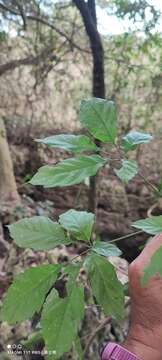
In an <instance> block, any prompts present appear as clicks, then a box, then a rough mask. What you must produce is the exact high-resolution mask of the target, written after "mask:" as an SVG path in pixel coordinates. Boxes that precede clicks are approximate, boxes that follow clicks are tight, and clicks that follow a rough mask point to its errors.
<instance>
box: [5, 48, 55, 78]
mask: <svg viewBox="0 0 162 360" xmlns="http://www.w3.org/2000/svg"><path fill="white" fill-rule="evenodd" d="M51 56H52V57H51ZM49 59H50V60H51V61H53V60H56V61H57V60H58V59H57V57H56V56H55V55H54V54H53V48H52V49H49V48H45V49H43V51H42V52H41V53H40V54H39V55H37V56H28V57H26V58H23V59H17V60H11V61H8V62H7V63H5V64H1V65H0V76H2V75H3V74H4V73H6V72H7V71H11V70H14V69H16V68H17V67H19V66H21V65H38V64H40V63H41V62H42V61H47V60H49Z"/></svg>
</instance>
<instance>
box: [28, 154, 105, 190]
mask: <svg viewBox="0 0 162 360" xmlns="http://www.w3.org/2000/svg"><path fill="white" fill-rule="evenodd" d="M106 162H107V159H106V160H105V159H104V158H102V157H101V156H99V155H91V156H80V157H76V158H70V159H66V160H64V161H62V162H60V163H59V164H57V165H55V166H49V165H46V166H42V167H41V168H40V169H39V170H38V172H37V173H36V174H35V175H34V176H33V178H32V179H31V180H30V184H32V185H43V186H44V187H49V188H50V187H56V186H59V187H61V186H69V185H74V184H79V183H81V182H82V181H83V180H84V179H86V178H87V177H89V176H93V175H95V174H96V173H97V171H98V170H99V169H100V168H101V167H102V166H104V165H105V163H106Z"/></svg>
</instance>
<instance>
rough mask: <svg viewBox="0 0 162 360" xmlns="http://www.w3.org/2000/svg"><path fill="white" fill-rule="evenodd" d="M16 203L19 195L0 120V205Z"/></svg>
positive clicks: (4, 131)
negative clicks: (5, 202)
mask: <svg viewBox="0 0 162 360" xmlns="http://www.w3.org/2000/svg"><path fill="white" fill-rule="evenodd" d="M4 201H10V202H14V203H15V202H17V201H19V195H18V192H17V187H16V181H15V177H14V172H13V165H12V160H11V156H10V151H9V146H8V142H7V137H6V130H5V126H4V122H3V120H2V119H0V203H1V204H2V203H3V202H4Z"/></svg>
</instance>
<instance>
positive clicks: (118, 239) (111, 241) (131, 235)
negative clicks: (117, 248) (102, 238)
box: [109, 230, 143, 243]
mask: <svg viewBox="0 0 162 360" xmlns="http://www.w3.org/2000/svg"><path fill="white" fill-rule="evenodd" d="M142 233H143V230H140V231H136V232H134V233H131V234H128V235H124V236H121V237H119V238H117V239H113V240H110V241H109V243H114V242H117V241H120V240H124V239H128V238H129V237H133V236H136V235H138V234H142Z"/></svg>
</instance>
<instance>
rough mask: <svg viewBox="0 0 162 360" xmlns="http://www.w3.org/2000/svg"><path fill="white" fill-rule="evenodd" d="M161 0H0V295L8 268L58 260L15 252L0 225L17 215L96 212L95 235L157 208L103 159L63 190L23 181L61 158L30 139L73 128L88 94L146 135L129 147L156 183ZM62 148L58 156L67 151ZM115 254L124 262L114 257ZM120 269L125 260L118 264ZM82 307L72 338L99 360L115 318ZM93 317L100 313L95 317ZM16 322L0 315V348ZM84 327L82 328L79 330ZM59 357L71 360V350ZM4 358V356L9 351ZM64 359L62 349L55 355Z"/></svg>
mask: <svg viewBox="0 0 162 360" xmlns="http://www.w3.org/2000/svg"><path fill="white" fill-rule="evenodd" d="M161 11H162V6H161V5H160V2H158V0H157V1H155V0H154V1H151V0H147V1H146V0H110V1H109V0H96V1H95V0H87V1H86V0H73V1H69V0H64V1H59V0H58V1H54V0H28V1H25V0H4V1H3V0H0V50H1V51H0V98H1V101H0V204H1V210H0V252H1V253H0V296H1V297H3V295H4V294H5V291H6V289H7V288H8V286H9V284H10V283H11V281H12V279H13V276H14V275H15V274H17V272H19V271H20V270H22V269H24V268H26V267H28V266H29V265H33V264H39V263H42V262H47V261H49V257H50V261H51V262H57V261H62V259H64V260H65V259H68V258H69V257H70V256H73V255H74V254H76V253H78V252H79V251H81V250H82V249H77V248H74V249H72V250H71V252H70V253H69V252H68V251H67V249H65V248H61V249H57V250H54V251H53V252H51V254H50V256H49V254H48V255H47V254H46V253H37V254H35V253H34V252H32V251H31V250H30V251H23V252H22V251H20V250H18V249H17V248H16V247H15V245H14V244H13V243H12V242H11V239H10V238H9V235H8V231H7V228H6V225H7V224H9V223H10V222H12V221H15V220H17V219H20V218H21V217H23V216H30V215H32V214H37V215H42V214H48V216H50V217H51V218H57V216H58V215H59V214H60V213H61V212H63V211H65V210H66V209H69V208H74V207H75V208H80V209H90V210H93V211H96V214H97V220H98V228H99V233H100V236H101V237H103V238H105V239H107V240H109V239H113V238H114V237H117V236H122V235H126V234H128V233H129V232H130V231H131V230H130V224H131V222H132V221H134V220H136V219H139V218H140V217H143V216H145V215H146V214H147V213H149V212H150V211H151V212H152V211H153V213H155V214H160V213H161V211H162V204H161V201H160V200H158V199H157V198H156V196H155V195H154V194H152V192H151V191H150V189H149V187H147V186H146V184H144V183H143V181H142V179H141V178H135V180H134V181H132V182H131V183H130V184H129V185H127V187H124V186H123V184H121V182H120V181H119V180H117V179H116V177H115V174H114V173H113V171H112V170H111V169H110V168H109V167H107V168H105V169H104V171H102V173H101V174H100V175H99V177H98V180H95V181H94V180H90V181H89V182H87V183H86V184H83V185H78V186H75V187H73V188H71V187H70V188H66V189H59V190H58V189H57V190H55V189H54V190H50V191H49V190H48V189H44V190H42V188H39V187H38V188H37V189H35V188H34V187H32V186H29V185H27V184H26V182H27V180H28V179H30V177H31V176H32V175H33V174H34V172H35V171H36V170H37V169H38V167H40V166H41V165H43V164H44V163H47V162H48V163H49V164H52V163H55V162H57V161H58V160H61V159H62V158H63V155H64V153H63V151H60V150H55V151H52V150H51V149H46V148H45V147H43V146H42V145H40V144H38V143H36V142H34V141H33V139H34V138H38V137H44V136H47V135H54V134H58V133H80V132H82V131H83V130H82V129H81V127H80V123H79V116H78V115H79V107H80V102H81V100H82V99H84V98H88V97H91V96H96V97H102V98H106V99H109V100H113V101H115V102H116V104H117V108H118V122H119V132H120V133H121V134H125V133H126V132H129V131H131V130H140V131H146V132H150V133H152V134H154V141H153V142H152V144H151V145H149V146H148V145H146V146H144V147H142V148H140V149H139V150H138V151H137V152H134V153H133V155H132V156H133V157H134V158H137V159H138V161H139V163H140V165H141V169H142V172H143V174H144V176H145V177H147V179H148V181H151V182H152V183H154V184H156V185H159V184H160V183H161V171H162V153H161V137H162V122H161V117H162V17H161ZM67 155H68V154H67ZM145 239H146V238H145V236H142V235H139V237H138V238H135V239H133V240H131V241H130V240H129V239H128V240H125V241H124V242H123V243H122V244H121V245H120V246H121V249H122V250H123V254H124V255H123V256H124V258H125V259H126V261H128V262H129V261H131V260H132V259H134V258H135V257H136V256H137V254H138V253H139V251H140V249H139V247H140V245H141V244H143V242H144V241H145ZM123 261H125V260H123ZM119 267H120V268H121V269H124V270H121V274H122V271H123V274H124V275H123V276H125V271H126V270H125V268H127V262H124V263H122V264H121V263H120V264H119ZM100 315H101V314H98V313H97V311H96V310H93V311H88V309H87V323H86V324H84V326H83V331H82V334H81V337H82V338H83V342H84V343H85V346H87V344H86V340H87V336H85V333H84V331H86V334H87V333H88V334H89V336H90V335H91V333H92V338H90V339H89V340H91V341H90V343H88V351H87V359H92V358H93V359H99V342H101V343H103V342H104V341H105V342H106V340H108V339H110V338H111V339H115V340H122V339H123V338H124V336H125V331H126V330H125V328H127V319H126V325H125V323H124V325H123V329H124V330H122V331H121V329H119V327H118V325H117V324H114V323H112V324H105V326H103V328H102V326H101V329H99V330H100V331H99V332H98V334H99V335H98V334H97V336H96V337H95V338H94V337H93V330H94V328H96V327H99V326H100V323H102V321H103V319H101V318H100ZM101 317H102V316H101ZM33 328H34V325H33V324H31V323H25V324H24V325H23V326H21V327H20V326H19V327H18V326H17V327H15V328H11V327H9V326H8V325H7V324H4V323H2V324H1V327H0V335H1V336H0V337H1V338H0V352H1V357H2V359H5V358H6V356H7V355H6V353H5V346H6V344H8V343H10V342H11V343H14V342H16V341H20V340H21V339H22V338H26V337H27V336H28V334H29V333H30V332H31V331H33ZM85 328H86V330H85ZM68 356H69V357H67V358H69V359H70V358H72V359H77V357H76V354H74V353H72V354H69V355H68ZM12 358H13V356H12ZM64 358H65V357H64Z"/></svg>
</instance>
